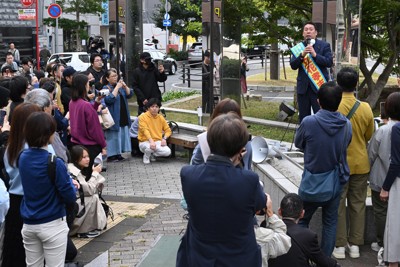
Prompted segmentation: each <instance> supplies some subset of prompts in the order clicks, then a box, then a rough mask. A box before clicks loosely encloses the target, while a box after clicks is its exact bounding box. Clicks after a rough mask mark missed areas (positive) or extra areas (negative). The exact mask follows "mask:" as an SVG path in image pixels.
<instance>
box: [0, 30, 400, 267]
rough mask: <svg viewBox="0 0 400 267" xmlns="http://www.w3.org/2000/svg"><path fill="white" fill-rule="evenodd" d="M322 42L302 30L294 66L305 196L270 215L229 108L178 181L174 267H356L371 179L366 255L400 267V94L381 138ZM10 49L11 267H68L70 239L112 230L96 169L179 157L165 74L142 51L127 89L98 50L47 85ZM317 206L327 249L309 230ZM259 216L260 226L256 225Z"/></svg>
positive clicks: (51, 73) (6, 204)
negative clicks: (371, 236)
mask: <svg viewBox="0 0 400 267" xmlns="http://www.w3.org/2000/svg"><path fill="white" fill-rule="evenodd" d="M316 36H317V31H316V28H315V25H314V24H313V23H312V22H307V23H306V24H305V25H304V28H303V37H304V42H302V43H300V44H299V45H298V46H295V47H294V48H293V50H292V52H293V56H292V58H291V67H292V68H293V69H298V79H297V81H298V83H297V85H298V87H297V96H298V101H299V112H300V117H299V119H300V125H299V127H298V129H297V130H296V135H295V138H294V143H295V145H296V147H297V148H299V149H300V150H301V151H303V152H304V172H303V176H302V179H301V184H300V187H299V192H298V194H294V193H290V194H287V195H286V196H284V197H283V199H282V200H281V203H280V208H279V210H278V214H274V211H273V210H272V201H271V197H270V195H268V194H267V193H265V189H264V188H263V183H262V182H260V180H259V177H258V175H257V174H256V173H255V172H254V171H253V170H252V147H251V137H250V134H249V132H248V128H247V126H246V125H245V122H244V121H243V119H242V114H241V110H240V106H239V104H238V103H237V102H236V101H235V100H233V99H229V98H226V99H224V100H222V101H220V102H219V103H218V104H217V105H216V106H215V109H214V111H213V113H212V114H211V116H210V120H209V126H208V129H207V131H206V132H204V133H202V134H200V135H199V136H198V140H199V144H198V145H197V147H196V148H195V150H194V153H193V157H192V158H191V164H190V165H189V166H184V167H183V168H182V169H181V171H180V177H181V184H182V191H183V197H184V198H183V200H182V202H181V203H182V206H183V207H184V208H185V209H186V210H187V211H188V224H187V229H186V232H185V234H184V235H183V237H182V240H181V243H180V246H179V249H178V252H177V259H176V266H254V267H256V266H263V267H266V266H312V264H315V265H316V266H326V267H337V266H340V259H344V258H345V257H346V253H347V254H348V255H349V256H350V257H351V258H359V257H360V250H359V246H360V245H363V244H364V229H365V209H366V206H365V199H366V196H367V187H368V181H369V184H370V187H371V189H372V190H371V192H372V204H373V210H374V216H375V223H376V239H377V240H376V243H373V244H372V246H371V247H372V248H373V249H375V250H379V251H380V253H381V254H382V257H383V263H382V264H385V263H387V264H389V266H390V267H394V266H398V262H400V258H399V253H398V252H399V251H400V241H399V240H400V239H399V238H398V237H399V234H400V233H399V228H398V225H399V224H400V219H399V211H398V209H397V201H398V199H399V198H400V182H399V183H397V182H398V180H397V179H396V178H397V177H399V176H400V151H399V147H400V146H399V145H400V144H399V142H400V141H399V140H400V124H399V122H398V120H399V119H400V93H399V92H395V93H392V94H390V95H389V97H388V98H387V100H386V102H385V113H386V115H387V118H388V121H387V123H386V124H385V125H384V126H381V127H380V128H378V129H377V130H376V131H375V128H374V118H373V114H372V110H371V108H370V106H369V105H368V104H367V103H366V102H362V101H359V100H357V99H356V98H355V96H354V90H355V89H356V86H357V82H358V73H357V72H356V71H355V70H354V69H352V68H350V67H344V68H342V69H341V70H340V71H339V72H338V73H337V80H336V81H335V82H334V81H329V75H328V68H329V67H330V66H331V65H332V62H333V61H332V53H331V51H330V47H329V44H327V43H325V42H323V41H320V40H318V39H316ZM15 50H16V49H15V47H14V46H13V49H11V45H10V52H8V53H7V55H6V63H5V64H4V65H3V66H2V68H1V72H2V77H1V79H0V96H1V98H0V108H1V109H4V110H5V112H4V113H5V114H6V115H5V116H4V118H3V119H4V121H3V122H2V125H1V126H0V127H1V128H0V130H1V133H0V146H1V150H0V151H3V153H4V157H3V160H2V161H1V162H0V163H1V164H0V166H1V167H2V168H3V170H2V172H1V174H0V175H1V176H2V177H1V178H2V179H1V181H0V223H1V227H3V228H4V245H3V255H2V266H43V263H44V261H45V262H46V265H47V266H63V265H64V262H65V261H71V260H73V259H74V257H75V256H76V254H77V250H76V248H75V246H74V244H73V243H72V241H71V236H78V237H81V238H92V237H96V236H98V235H100V234H101V233H102V231H103V230H104V229H106V227H107V215H106V212H105V210H104V208H103V206H102V205H101V201H100V197H99V193H101V191H102V190H103V187H104V183H105V181H106V177H104V176H103V175H102V171H103V168H102V167H103V166H102V164H101V163H100V164H98V163H95V159H96V158H99V157H100V158H101V157H102V156H106V157H107V161H109V162H121V161H124V160H125V158H124V157H123V154H124V153H126V152H132V155H135V156H136V155H140V156H143V163H144V164H150V162H152V161H155V160H156V158H157V157H167V156H169V155H170V154H171V150H170V148H169V147H168V146H167V140H168V138H169V137H170V136H171V134H172V132H171V129H170V127H169V126H168V123H167V121H166V120H165V118H164V116H163V115H161V114H160V113H159V110H160V107H161V92H160V90H159V88H158V84H157V82H160V81H161V82H162V81H165V80H166V79H167V78H166V77H167V76H166V74H165V72H164V67H163V66H162V65H159V66H158V67H157V66H156V65H154V64H153V63H152V61H151V56H150V54H149V53H146V52H144V53H142V54H141V55H140V65H139V67H138V68H137V69H135V71H134V75H133V84H132V85H133V87H132V88H130V87H129V86H128V85H127V84H126V83H125V82H124V81H123V79H120V71H119V70H116V69H114V68H110V69H107V68H106V67H105V66H104V62H103V59H102V56H101V55H100V54H98V53H93V54H91V56H90V63H91V66H90V67H89V68H88V70H87V71H85V72H77V71H75V70H74V69H73V68H72V67H67V66H64V65H63V64H61V63H58V62H55V63H54V64H52V65H50V66H47V67H46V69H47V70H48V71H47V72H46V74H44V73H43V74H41V73H40V72H37V73H35V72H33V71H32V64H33V62H32V60H31V59H29V58H22V59H21V60H20V59H18V60H16V55H17V51H18V50H16V51H15ZM43 55H44V56H48V55H47V54H46V55H45V54H43ZM207 60H209V53H208V54H207V53H206V54H205V62H207ZM207 63H208V62H207ZM205 64H206V63H205ZM19 65H20V67H19ZM315 66H318V67H319V68H315ZM315 69H317V70H316V71H315ZM312 71H314V72H315V73H312ZM242 72H244V74H243V73H242V74H243V75H244V76H245V72H246V62H245V61H244V62H243V64H242ZM244 93H245V92H244ZM134 94H135V95H136V97H137V102H138V114H137V115H138V116H137V117H135V119H134V120H133V121H131V116H130V111H129V104H128V99H129V98H131V97H132V96H133V95H134ZM203 106H204V101H203ZM205 106H206V105H205ZM203 108H204V107H203ZM311 109H313V111H314V114H312V115H311ZM105 114H109V115H110V116H111V118H112V120H113V124H112V125H111V126H109V127H105V126H104V125H102V122H101V120H100V119H99V117H101V116H102V115H105ZM319 207H321V208H322V236H321V244H319V241H318V237H317V234H316V233H315V232H313V231H311V230H310V229H309V228H308V227H309V223H310V220H311V219H312V217H313V215H314V213H315V212H316V210H317V209H318V208H319ZM346 210H347V211H346ZM258 215H262V216H264V222H263V223H261V224H259V223H258V220H257V216H258ZM278 215H279V216H278Z"/></svg>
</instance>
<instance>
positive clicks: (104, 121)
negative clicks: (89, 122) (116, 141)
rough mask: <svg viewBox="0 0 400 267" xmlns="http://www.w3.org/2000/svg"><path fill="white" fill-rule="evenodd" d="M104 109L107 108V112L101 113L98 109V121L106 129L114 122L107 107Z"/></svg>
mask: <svg viewBox="0 0 400 267" xmlns="http://www.w3.org/2000/svg"><path fill="white" fill-rule="evenodd" d="M104 110H107V112H106V113H103V112H102V111H100V113H99V121H100V124H101V127H103V129H104V130H107V129H109V128H111V127H112V126H114V124H115V122H114V119H113V117H112V116H111V114H110V111H109V110H108V108H105V109H104Z"/></svg>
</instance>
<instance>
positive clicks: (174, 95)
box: [162, 91, 197, 102]
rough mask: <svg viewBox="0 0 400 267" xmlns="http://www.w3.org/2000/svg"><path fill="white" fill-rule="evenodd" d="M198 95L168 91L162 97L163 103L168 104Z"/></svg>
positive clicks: (194, 92) (188, 92) (192, 92)
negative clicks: (171, 101) (168, 102)
mask: <svg viewBox="0 0 400 267" xmlns="http://www.w3.org/2000/svg"><path fill="white" fill-rule="evenodd" d="M195 94H197V92H196V91H168V92H166V93H165V94H163V96H162V102H167V101H169V100H174V99H179V98H184V97H187V96H191V95H195Z"/></svg>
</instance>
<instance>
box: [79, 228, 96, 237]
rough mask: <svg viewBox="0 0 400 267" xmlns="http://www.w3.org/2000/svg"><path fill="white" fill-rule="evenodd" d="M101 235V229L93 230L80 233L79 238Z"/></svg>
mask: <svg viewBox="0 0 400 267" xmlns="http://www.w3.org/2000/svg"><path fill="white" fill-rule="evenodd" d="M99 235H100V231H98V230H93V231H90V232H87V233H81V234H78V237H79V238H94V237H96V236H99Z"/></svg>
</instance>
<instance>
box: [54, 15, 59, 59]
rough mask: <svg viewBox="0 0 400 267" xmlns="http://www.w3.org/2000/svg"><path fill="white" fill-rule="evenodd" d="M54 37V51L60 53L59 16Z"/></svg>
mask: <svg viewBox="0 0 400 267" xmlns="http://www.w3.org/2000/svg"><path fill="white" fill-rule="evenodd" d="M55 35H56V36H55V38H54V53H58V18H56V29H55Z"/></svg>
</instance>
